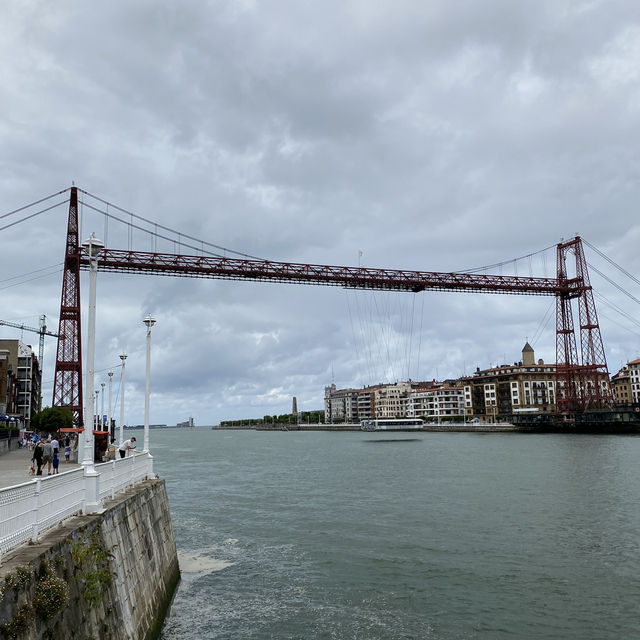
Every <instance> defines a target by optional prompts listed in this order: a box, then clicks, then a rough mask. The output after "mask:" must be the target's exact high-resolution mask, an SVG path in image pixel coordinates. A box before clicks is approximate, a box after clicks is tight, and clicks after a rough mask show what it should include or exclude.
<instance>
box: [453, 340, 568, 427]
mask: <svg viewBox="0 0 640 640" xmlns="http://www.w3.org/2000/svg"><path fill="white" fill-rule="evenodd" d="M555 371H556V367H555V364H545V363H544V361H543V360H538V361H537V362H536V360H535V353H534V350H533V348H532V347H531V345H530V344H529V343H528V342H527V343H526V344H525V346H524V347H523V349H522V360H521V361H519V362H514V363H513V364H512V365H506V364H503V365H499V366H496V367H491V368H489V369H480V368H477V369H476V371H475V373H474V374H473V376H467V377H465V378H463V379H462V383H463V384H462V386H463V390H464V404H465V412H466V414H467V415H472V416H474V417H477V418H479V419H480V420H481V421H482V422H495V421H496V420H497V419H498V418H499V417H500V416H511V415H512V414H514V413H532V414H536V413H553V412H555V410H556V401H555V400H556V399H555Z"/></svg>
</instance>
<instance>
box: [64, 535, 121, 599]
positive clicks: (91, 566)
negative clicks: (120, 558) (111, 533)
mask: <svg viewBox="0 0 640 640" xmlns="http://www.w3.org/2000/svg"><path fill="white" fill-rule="evenodd" d="M111 556H112V554H111V553H109V551H107V550H106V549H105V548H104V547H103V546H102V543H101V541H100V533H99V530H98V529H94V531H93V532H92V533H91V535H90V536H86V535H85V536H83V537H81V538H79V539H77V540H75V541H74V542H72V544H71V557H72V558H73V561H74V563H75V565H76V567H77V568H78V570H79V572H80V580H81V582H82V583H83V584H84V593H83V596H84V599H85V600H86V601H87V602H88V603H89V604H90V605H91V606H92V607H93V606H95V605H96V604H98V603H99V602H100V601H101V600H102V599H103V598H104V595H105V589H106V588H107V587H109V586H110V585H111V581H112V574H111V569H110V567H111Z"/></svg>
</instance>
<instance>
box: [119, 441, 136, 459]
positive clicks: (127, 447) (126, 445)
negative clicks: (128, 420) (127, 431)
mask: <svg viewBox="0 0 640 640" xmlns="http://www.w3.org/2000/svg"><path fill="white" fill-rule="evenodd" d="M135 441H136V439H135V438H129V439H128V440H125V441H124V442H123V443H122V444H121V445H120V446H119V447H118V451H119V452H120V457H121V458H124V457H125V456H126V455H127V454H128V453H129V451H133V450H134V449H135V448H136V445H135Z"/></svg>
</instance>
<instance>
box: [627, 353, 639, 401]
mask: <svg viewBox="0 0 640 640" xmlns="http://www.w3.org/2000/svg"><path fill="white" fill-rule="evenodd" d="M627 367H628V368H629V386H630V391H631V402H640V359H638V360H632V361H631V362H628V363H627Z"/></svg>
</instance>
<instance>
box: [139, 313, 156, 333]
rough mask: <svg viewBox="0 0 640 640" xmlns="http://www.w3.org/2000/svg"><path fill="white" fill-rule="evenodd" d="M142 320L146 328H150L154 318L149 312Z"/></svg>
mask: <svg viewBox="0 0 640 640" xmlns="http://www.w3.org/2000/svg"><path fill="white" fill-rule="evenodd" d="M142 322H144V323H145V324H146V325H147V329H149V330H150V329H151V327H153V325H154V324H155V323H156V319H155V318H153V317H152V316H151V314H149V315H148V316H147V317H146V318H145V319H144V320H143V321H142Z"/></svg>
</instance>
